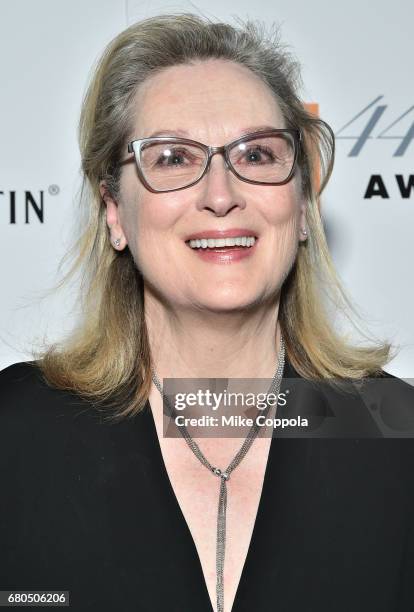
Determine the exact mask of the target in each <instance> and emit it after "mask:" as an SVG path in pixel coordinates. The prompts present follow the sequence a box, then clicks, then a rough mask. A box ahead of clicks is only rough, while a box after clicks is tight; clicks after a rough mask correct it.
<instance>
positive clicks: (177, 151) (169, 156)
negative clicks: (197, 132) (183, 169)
mask: <svg viewBox="0 0 414 612" xmlns="http://www.w3.org/2000/svg"><path fill="white" fill-rule="evenodd" d="M192 157H193V156H192V155H191V153H190V151H188V150H187V149H186V148H178V147H174V148H173V147H169V148H167V149H164V150H163V152H162V153H161V154H160V155H159V157H158V159H157V161H156V163H155V165H156V166H175V167H179V166H184V165H186V164H188V163H191V162H192Z"/></svg>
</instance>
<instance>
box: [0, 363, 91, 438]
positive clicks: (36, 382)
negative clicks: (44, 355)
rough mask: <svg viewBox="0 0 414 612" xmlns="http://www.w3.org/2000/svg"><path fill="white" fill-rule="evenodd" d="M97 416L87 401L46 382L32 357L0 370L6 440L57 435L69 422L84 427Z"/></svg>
mask: <svg viewBox="0 0 414 612" xmlns="http://www.w3.org/2000/svg"><path fill="white" fill-rule="evenodd" d="M99 419H100V415H99V413H98V411H97V410H96V409H94V408H93V405H92V404H91V403H90V402H88V401H87V400H85V399H83V398H82V397H80V396H79V395H76V394H74V393H71V392H69V391H65V390H61V389H56V388H54V387H51V386H50V385H48V383H47V382H46V380H45V378H44V377H43V373H42V371H41V369H40V367H39V366H38V365H37V363H36V362H35V361H23V362H19V363H15V364H13V365H10V366H8V367H6V368H5V369H3V370H1V371H0V432H1V438H2V441H3V442H5V443H6V444H7V443H8V440H14V441H16V440H17V439H23V438H24V439H25V440H26V441H28V442H29V443H30V442H32V443H34V441H35V439H36V438H37V437H38V436H39V435H40V433H42V435H44V436H48V437H53V436H55V435H57V436H58V437H59V434H60V433H61V432H63V431H64V430H67V428H68V425H70V426H71V427H85V426H87V424H91V425H93V424H94V423H96V422H97V421H98V420H99ZM8 436H9V438H8Z"/></svg>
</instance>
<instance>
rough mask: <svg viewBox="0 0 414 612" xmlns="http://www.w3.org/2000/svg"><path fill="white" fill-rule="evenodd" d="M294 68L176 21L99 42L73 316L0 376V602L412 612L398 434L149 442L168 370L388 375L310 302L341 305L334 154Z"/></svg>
mask: <svg viewBox="0 0 414 612" xmlns="http://www.w3.org/2000/svg"><path fill="white" fill-rule="evenodd" d="M297 76H298V74H297V68H296V64H295V63H294V61H293V60H292V58H291V57H290V56H289V55H288V54H287V53H286V52H285V51H284V50H283V49H282V48H281V47H280V45H279V44H278V42H277V40H276V39H275V37H274V36H273V37H272V36H270V37H269V35H268V34H267V33H266V32H265V31H264V29H263V28H261V27H260V25H257V24H256V25H255V24H254V23H251V22H249V23H248V24H246V25H245V26H242V27H240V28H239V29H236V28H233V27H232V26H230V25H227V24H224V23H211V22H209V21H207V20H204V19H201V18H199V17H196V16H194V15H191V14H182V15H175V16H173V15H163V16H158V17H155V18H151V19H147V20H145V21H142V22H139V23H137V24H134V25H133V26H131V27H130V28H128V29H127V30H126V31H125V32H123V33H121V34H120V35H119V36H118V37H117V38H116V39H115V40H114V41H113V42H112V43H111V44H110V45H109V47H108V48H107V50H106V51H105V53H104V55H103V57H102V59H101V61H100V63H99V65H98V67H97V69H96V71H95V74H94V77H93V79H92V82H91V85H90V87H89V90H88V92H87V95H86V97H85V100H84V104H83V109H82V116H81V123H80V143H81V152H82V164H83V171H84V176H85V186H84V192H83V196H84V202H85V203H86V204H87V207H88V208H87V217H86V220H85V221H84V222H83V224H79V241H78V243H77V245H76V248H75V251H74V252H75V253H76V254H77V258H76V260H75V263H74V266H73V268H72V273H74V272H75V271H76V270H78V269H79V268H80V267H81V266H83V268H84V270H85V273H84V283H83V289H84V295H83V306H84V317H83V319H82V321H81V322H80V323H79V326H78V328H77V329H76V330H75V331H74V332H73V334H72V335H71V336H70V337H69V338H68V339H67V340H65V342H63V343H62V344H61V345H60V346H52V347H50V348H49V349H48V350H46V351H45V352H44V353H43V354H40V355H38V356H37V357H38V359H37V360H36V361H33V362H29V363H21V364H15V365H14V366H11V367H10V368H7V369H6V370H4V371H3V373H2V377H1V397H2V412H1V416H2V432H3V437H2V443H3V444H2V451H1V452H2V466H3V467H4V474H3V475H2V478H3V490H4V491H7V495H6V499H5V504H4V508H3V510H2V515H1V516H2V519H1V524H2V528H3V532H2V536H3V543H4V545H3V546H2V551H3V552H2V562H1V576H0V583H1V588H2V589H9V590H10V589H19V590H30V589H31V590H36V591H39V590H58V589H62V590H69V591H70V605H71V606H72V608H73V609H74V610H99V611H102V610H123V611H129V610H140V611H141V610H142V611H150V610H151V612H152V611H161V610H163V611H164V610H171V611H177V612H178V611H180V612H195V611H197V612H203V611H206V612H207V611H208V610H212V609H213V610H218V611H223V610H224V611H225V612H230V610H232V611H233V612H241V611H247V610H249V611H250V610H253V609H255V610H260V611H263V612H265V611H270V610H275V609H278V610H280V611H282V610H283V611H285V610H286V611H288V610H289V612H292V611H296V610H303V609H306V610H328V609H329V610H332V609H335V610H343V611H347V612H348V611H349V610H351V609H352V610H354V611H355V610H358V611H359V610H361V611H362V610H364V611H366V610H374V609H375V610H401V611H402V610H404V611H405V610H407V611H408V610H411V606H412V601H413V597H414V586H413V585H414V582H413V580H412V578H413V577H414V576H413V574H414V571H413V538H412V528H411V523H409V518H411V516H410V511H411V508H412V500H413V497H412V485H411V484H410V483H411V475H410V474H411V468H412V467H413V465H414V462H413V460H412V445H411V442H410V441H409V440H405V441H402V440H399V441H397V440H360V439H355V438H348V439H324V440H317V439H312V438H311V437H310V436H307V437H305V438H304V439H290V438H288V439H283V438H280V439H279V438H275V437H271V435H270V436H269V435H268V436H259V435H257V434H258V432H257V431H256V432H255V436H254V437H251V438H250V439H249V438H246V440H245V441H244V442H243V440H240V439H239V438H234V437H230V438H223V437H212V438H202V437H201V436H199V437H198V438H197V441H195V440H194V438H192V437H191V438H188V437H186V435H184V433H183V434H182V436H178V437H177V436H176V437H169V438H167V437H164V436H163V402H162V394H163V391H164V390H163V381H164V380H165V379H167V378H168V379H177V378H251V379H258V378H267V379H272V389H273V390H275V391H276V392H278V391H280V389H281V386H280V385H281V377H282V374H283V380H284V382H285V381H286V380H289V379H294V378H297V379H301V380H302V379H303V380H308V379H311V378H317V379H331V378H332V379H337V380H344V379H352V380H362V379H365V378H366V377H373V376H374V377H375V376H377V377H378V376H379V377H385V376H386V375H385V374H384V373H383V371H382V367H383V366H384V364H385V363H386V362H387V361H388V359H389V356H390V346H389V345H377V346H374V347H373V346H370V347H367V348H361V347H355V346H351V345H350V344H348V343H347V341H346V340H345V339H344V338H342V337H341V336H340V335H339V334H338V333H337V332H335V330H334V329H333V327H332V325H331V323H330V321H329V317H328V315H327V310H326V305H325V303H324V300H323V299H322V294H324V295H328V296H330V297H331V298H332V299H333V300H334V303H335V305H336V307H339V306H340V305H341V304H342V305H343V308H345V306H344V304H345V299H344V296H343V293H342V291H341V289H340V286H339V283H338V282H337V280H336V277H335V274H334V271H333V267H332V263H331V260H330V257H329V253H328V249H327V246H326V242H325V237H324V233H323V228H322V224H321V219H320V216H319V210H318V200H317V197H318V191H320V190H321V189H322V188H323V186H324V185H325V183H326V181H327V180H328V178H329V175H330V172H331V168H332V161H333V149H334V141H333V136H332V132H331V130H330V129H329V128H328V126H327V125H326V124H325V123H323V122H322V121H321V120H319V119H318V118H316V117H314V116H312V115H310V114H309V113H308V112H307V111H306V110H305V109H304V107H303V104H302V102H301V100H300V98H299V97H298V93H297ZM318 183H319V189H318ZM341 300H342V301H341ZM400 384H401V385H402V384H403V383H400ZM410 398H412V395H411V396H410ZM407 405H408V404H407ZM304 409H305V408H304ZM278 410H279V408H278ZM273 414H274V412H273ZM194 443H195V444H194ZM241 448H242V449H243V451H242V453H241V454H240V449H241ZM6 462H7V463H6ZM6 466H7V467H6ZM217 466H219V467H217ZM206 467H207V468H208V469H206ZM227 495H228V497H227ZM226 500H227V504H226ZM217 504H219V505H218V506H217Z"/></svg>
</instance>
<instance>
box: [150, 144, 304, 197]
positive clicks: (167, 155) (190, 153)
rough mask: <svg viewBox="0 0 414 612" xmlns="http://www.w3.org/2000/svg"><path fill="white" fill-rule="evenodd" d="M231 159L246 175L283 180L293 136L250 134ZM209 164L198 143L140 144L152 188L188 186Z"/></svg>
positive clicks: (290, 161)
mask: <svg viewBox="0 0 414 612" xmlns="http://www.w3.org/2000/svg"><path fill="white" fill-rule="evenodd" d="M229 159H230V163H231V165H232V166H233V168H234V170H235V171H236V172H237V173H238V174H239V175H240V176H241V177H243V178H246V179H248V180H253V181H259V182H262V183H264V184H266V183H278V182H283V181H285V180H286V179H287V178H288V176H289V174H290V173H291V171H292V166H293V163H294V159H295V143H294V139H293V137H292V136H291V134H289V133H280V134H272V135H267V136H258V135H257V136H254V137H250V138H249V139H246V140H243V141H241V142H239V143H238V144H235V145H234V146H233V147H232V148H231V149H230V151H229ZM206 164H207V153H206V151H205V150H204V149H203V148H201V147H199V146H198V145H193V144H187V143H181V142H174V141H171V142H168V141H164V142H162V143H144V144H143V146H142V147H141V152H140V165H141V171H142V172H143V174H144V177H145V179H146V181H147V182H148V184H149V185H150V186H151V187H152V188H153V189H158V190H169V189H178V188H180V187H184V186H186V185H189V184H191V183H193V182H194V181H196V180H197V179H198V178H200V176H201V175H202V173H203V171H204V169H205V166H206Z"/></svg>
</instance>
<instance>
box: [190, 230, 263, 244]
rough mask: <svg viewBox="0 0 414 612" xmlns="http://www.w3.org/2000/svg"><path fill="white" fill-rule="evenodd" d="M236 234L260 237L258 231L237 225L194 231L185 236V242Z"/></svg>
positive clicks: (234, 235)
mask: <svg viewBox="0 0 414 612" xmlns="http://www.w3.org/2000/svg"><path fill="white" fill-rule="evenodd" d="M236 236H254V237H255V238H256V239H257V238H258V235H257V232H255V231H254V230H251V229H247V228H245V227H235V228H231V229H227V230H219V229H210V230H202V231H200V232H194V233H193V234H189V235H188V236H186V237H185V238H184V240H185V242H188V241H189V240H196V239H198V240H201V238H235V237H236Z"/></svg>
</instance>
